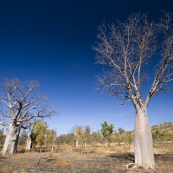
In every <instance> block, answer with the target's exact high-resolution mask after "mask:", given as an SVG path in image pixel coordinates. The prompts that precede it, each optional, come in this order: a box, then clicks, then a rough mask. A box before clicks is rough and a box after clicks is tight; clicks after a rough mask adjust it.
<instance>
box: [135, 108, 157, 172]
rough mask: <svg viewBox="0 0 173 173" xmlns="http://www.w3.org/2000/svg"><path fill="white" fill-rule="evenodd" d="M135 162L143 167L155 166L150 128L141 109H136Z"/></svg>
mask: <svg viewBox="0 0 173 173" xmlns="http://www.w3.org/2000/svg"><path fill="white" fill-rule="evenodd" d="M135 164H137V166H139V167H142V168H144V169H148V168H153V169H154V168H155V160H154V151H153V140H152V134H151V129H150V126H149V123H148V117H147V113H146V111H145V110H143V109H139V110H137V115H136V120H135Z"/></svg>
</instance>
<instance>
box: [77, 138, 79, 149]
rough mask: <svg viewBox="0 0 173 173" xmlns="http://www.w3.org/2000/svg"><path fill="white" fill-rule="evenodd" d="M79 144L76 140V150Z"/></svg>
mask: <svg viewBox="0 0 173 173" xmlns="http://www.w3.org/2000/svg"><path fill="white" fill-rule="evenodd" d="M78 146H79V143H78V139H76V148H78Z"/></svg>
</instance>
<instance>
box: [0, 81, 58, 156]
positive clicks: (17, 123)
mask: <svg viewBox="0 0 173 173" xmlns="http://www.w3.org/2000/svg"><path fill="white" fill-rule="evenodd" d="M38 87H39V83H38V82H37V81H33V80H31V81H29V82H23V81H21V80H20V79H17V78H14V79H12V80H9V79H5V80H4V82H3V84H2V86H1V88H2V90H3V92H2V94H1V96H0V102H1V104H2V105H3V106H5V107H4V109H2V110H1V111H0V115H1V117H0V124H1V125H3V126H6V128H7V133H6V139H5V143H4V146H3V149H2V151H1V153H2V154H7V153H9V154H14V153H16V150H17V143H18V137H19V133H20V129H21V128H27V127H25V126H24V125H25V123H26V122H28V121H30V120H32V119H33V118H35V117H39V118H46V117H50V116H52V115H54V114H56V113H57V111H56V108H54V107H52V106H48V104H47V103H46V99H47V97H46V96H45V95H43V94H38V93H37V90H38Z"/></svg>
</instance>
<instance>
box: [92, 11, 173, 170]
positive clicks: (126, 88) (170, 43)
mask: <svg viewBox="0 0 173 173" xmlns="http://www.w3.org/2000/svg"><path fill="white" fill-rule="evenodd" d="M171 16H172V13H169V12H164V16H163V17H162V18H161V20H160V22H159V23H154V22H149V21H148V19H147V16H146V15H143V14H140V13H139V14H132V15H131V16H129V17H128V19H127V20H126V21H125V22H120V21H117V22H116V24H111V25H109V26H107V27H106V26H104V25H103V26H100V27H99V34H98V36H97V37H98V39H99V41H98V42H97V45H96V46H95V47H94V50H95V51H96V52H97V57H96V61H97V63H98V64H101V65H106V66H107V70H104V71H103V74H102V75H100V76H98V81H99V83H100V84H101V85H100V86H101V88H102V89H103V90H104V91H105V92H106V93H105V94H107V95H109V96H114V97H115V98H119V99H121V101H122V102H121V103H122V104H124V103H126V102H128V101H131V102H132V104H133V106H134V108H135V110H136V119H135V134H134V135H135V164H136V165H137V166H140V167H143V168H144V169H148V168H154V167H155V160H154V154H153V141H152V135H151V130H150V126H149V122H148V116H147V106H148V103H149V101H150V99H151V98H152V97H153V96H155V95H156V94H158V93H159V92H160V91H166V92H167V91H171V90H172V88H171V87H169V85H166V84H167V83H168V82H170V81H172V80H173V70H172V68H173V22H172V17H171ZM151 58H152V59H151ZM150 59H151V60H150ZM149 62H152V63H153V62H155V63H156V62H159V63H156V64H155V67H154V70H155V72H154V73H153V74H154V75H153V82H151V87H150V89H149V91H148V94H147V96H146V98H143V97H142V93H141V92H142V91H141V84H142V83H144V82H146V81H147V80H149V77H148V75H150V74H148V75H147V73H146V68H145V67H146V64H148V63H149ZM150 77H152V75H150Z"/></svg>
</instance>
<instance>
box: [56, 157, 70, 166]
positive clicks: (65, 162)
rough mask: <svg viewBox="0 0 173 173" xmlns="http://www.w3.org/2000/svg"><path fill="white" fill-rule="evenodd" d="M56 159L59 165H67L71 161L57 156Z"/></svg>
mask: <svg viewBox="0 0 173 173" xmlns="http://www.w3.org/2000/svg"><path fill="white" fill-rule="evenodd" d="M54 161H55V163H56V165H57V166H66V165H69V162H68V161H67V160H66V159H59V158H55V159H54Z"/></svg>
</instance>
